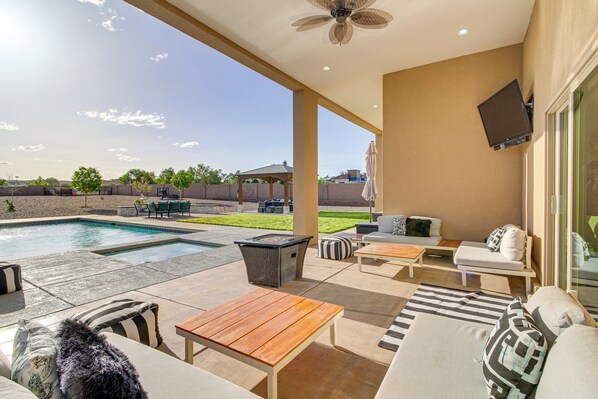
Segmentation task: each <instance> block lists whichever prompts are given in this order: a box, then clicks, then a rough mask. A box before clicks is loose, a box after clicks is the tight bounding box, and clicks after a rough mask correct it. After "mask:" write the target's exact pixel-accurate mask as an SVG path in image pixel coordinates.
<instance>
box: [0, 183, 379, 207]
mask: <svg viewBox="0 0 598 399" xmlns="http://www.w3.org/2000/svg"><path fill="white" fill-rule="evenodd" d="M290 186H291V187H290V190H289V191H290V192H291V195H292V192H293V184H292V183H291V184H290ZM363 186H364V183H350V184H320V185H318V202H319V204H320V205H333V206H367V205H368V203H367V201H365V200H364V199H363V198H362V197H361V192H362V191H363ZM44 188H45V189H46V190H45V191H46V192H47V191H48V189H49V188H51V187H35V186H34V187H29V186H28V187H19V189H18V190H17V191H16V192H15V193H14V195H15V196H38V195H39V196H41V195H44ZM162 188H167V189H168V192H169V193H171V194H173V193H174V194H179V190H178V189H176V188H174V187H173V186H172V185H170V184H166V185H160V184H154V185H152V192H151V196H156V195H157V192H158V190H160V189H162ZM237 189H238V185H236V184H208V185H205V184H198V183H196V184H193V185H192V186H191V187H189V188H187V189H185V191H184V193H183V194H184V197H185V198H190V199H206V200H221V201H237V199H238V197H237ZM56 191H58V190H56ZM110 192H111V193H110ZM268 193H269V187H268V184H258V183H247V184H243V200H244V201H246V202H258V201H263V200H266V199H268ZM10 195H11V193H10V190H9V189H8V188H6V187H0V196H1V197H7V196H10ZM102 195H129V196H138V195H139V193H138V192H137V191H136V190H135V189H133V187H131V186H130V185H114V186H104V187H102ZM283 196H284V193H283V186H282V185H281V184H274V197H275V198H282V197H283Z"/></svg>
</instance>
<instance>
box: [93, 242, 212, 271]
mask: <svg viewBox="0 0 598 399" xmlns="http://www.w3.org/2000/svg"><path fill="white" fill-rule="evenodd" d="M214 248H215V247H213V246H209V245H204V244H194V243H187V242H175V243H169V244H159V245H151V246H147V247H143V248H134V249H128V250H124V251H117V252H109V253H105V254H104V255H106V256H110V257H111V258H112V259H118V260H124V261H127V262H131V263H134V264H136V265H140V264H143V263H151V262H157V261H160V260H166V259H171V258H176V257H179V256H183V255H190V254H196V253H198V252H203V251H206V250H208V249H214Z"/></svg>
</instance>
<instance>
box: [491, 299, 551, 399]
mask: <svg viewBox="0 0 598 399" xmlns="http://www.w3.org/2000/svg"><path fill="white" fill-rule="evenodd" d="M547 352H548V342H547V341H546V339H545V337H544V336H543V335H542V333H541V332H540V330H539V329H538V327H537V326H536V325H535V323H534V319H533V318H532V316H531V315H530V314H529V312H528V311H527V310H525V308H524V307H523V304H522V303H521V300H520V299H519V298H516V299H514V300H513V302H511V303H510V304H509V306H507V308H506V309H505V312H504V313H503V315H502V316H501V317H500V319H498V321H497V322H496V325H495V326H494V329H493V330H492V332H491V333H490V338H489V339H488V342H487V343H486V347H485V348H484V356H483V370H484V379H485V380H486V388H487V389H488V395H489V397H490V398H497V399H498V398H526V397H527V396H528V395H530V394H531V393H532V392H533V390H534V389H535V387H536V385H537V384H538V382H539V381H540V377H541V375H542V366H543V365H544V359H545V358H546V354H547Z"/></svg>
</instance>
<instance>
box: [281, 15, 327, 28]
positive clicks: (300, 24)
mask: <svg viewBox="0 0 598 399" xmlns="http://www.w3.org/2000/svg"><path fill="white" fill-rule="evenodd" d="M331 19H332V17H331V16H327V15H316V16H311V17H305V18H301V19H298V20H297V21H295V22H293V23H292V24H291V25H292V26H296V27H297V32H303V31H306V30H310V29H314V28H318V27H320V26H322V25H326V24H327V23H328V22H329V21H330V20H331Z"/></svg>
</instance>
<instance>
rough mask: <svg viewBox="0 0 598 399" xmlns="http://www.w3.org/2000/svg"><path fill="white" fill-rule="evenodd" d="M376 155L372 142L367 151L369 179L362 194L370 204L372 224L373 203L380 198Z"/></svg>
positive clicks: (374, 144)
mask: <svg viewBox="0 0 598 399" xmlns="http://www.w3.org/2000/svg"><path fill="white" fill-rule="evenodd" d="M376 154H378V150H377V149H376V143H374V142H373V141H371V142H370V144H369V145H368V148H367V150H366V151H365V173H366V175H367V178H368V179H367V181H366V182H365V186H364V187H363V192H362V193H361V196H362V197H363V198H364V199H365V200H366V201H368V202H369V203H370V222H371V221H372V201H375V200H376V197H377V196H378V190H377V189H376Z"/></svg>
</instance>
